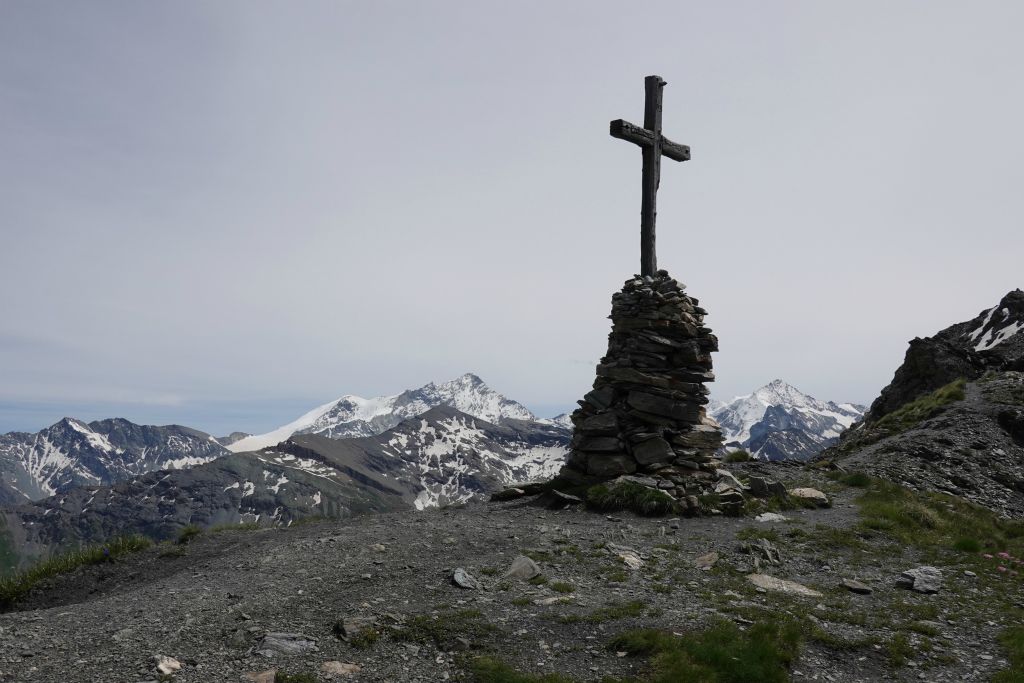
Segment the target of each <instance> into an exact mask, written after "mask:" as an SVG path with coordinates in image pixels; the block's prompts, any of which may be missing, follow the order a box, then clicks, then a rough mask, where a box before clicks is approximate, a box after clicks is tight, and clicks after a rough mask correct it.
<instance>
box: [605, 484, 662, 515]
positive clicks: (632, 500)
mask: <svg viewBox="0 0 1024 683" xmlns="http://www.w3.org/2000/svg"><path fill="white" fill-rule="evenodd" d="M587 503H588V504H589V505H590V506H591V507H593V508H595V509H597V510H601V511H604V512H617V511H620V510H629V511H631V512H635V513H637V514H638V515H646V516H657V515H666V514H669V513H670V512H673V511H674V510H675V509H676V503H675V501H674V500H673V499H672V497H671V496H669V495H668V494H666V493H664V492H663V491H659V490H657V489H652V488H649V487H647V486H644V485H643V484H637V483H636V482H633V481H620V482H613V483H610V484H598V485H597V486H592V487H590V488H589V489H587Z"/></svg>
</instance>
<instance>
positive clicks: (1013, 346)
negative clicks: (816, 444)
mask: <svg viewBox="0 0 1024 683" xmlns="http://www.w3.org/2000/svg"><path fill="white" fill-rule="evenodd" d="M1021 331H1024V291H1021V290H1020V289H1015V290H1013V291H1012V292H1009V293H1008V294H1007V295H1006V296H1004V297H1003V298H1002V300H1000V302H999V303H998V304H996V305H995V306H993V307H992V308H989V309H986V310H984V311H982V312H981V313H979V314H978V315H977V316H976V317H975V318H973V319H971V320H968V321H966V322H962V323H957V324H955V325H951V326H950V327H947V328H946V329H944V330H942V331H941V332H939V333H937V334H936V335H935V336H932V337H925V338H923V339H922V338H917V339H913V340H912V341H911V342H910V347H909V348H908V349H907V354H906V357H905V358H904V361H903V364H902V365H901V366H900V367H899V369H897V370H896V374H895V376H894V377H893V380H892V382H891V383H890V384H889V385H888V386H887V387H885V388H884V389H882V393H881V394H880V395H879V397H878V398H877V399H875V401H874V402H873V403H872V404H871V410H870V411H869V412H868V414H867V416H866V420H867V421H868V422H873V421H875V420H879V419H881V418H882V417H884V416H885V415H887V414H889V413H891V412H892V411H894V410H896V409H897V408H899V407H900V406H901V405H904V404H905V403H907V402H909V401H913V400H914V399H916V398H919V397H921V396H923V395H924V394H927V393H928V392H931V391H934V390H936V389H938V388H939V387H941V386H944V385H946V384H949V383H950V382H952V381H954V380H957V379H960V378H965V379H968V380H974V379H977V378H979V377H981V376H982V375H983V374H985V373H986V372H988V371H990V370H992V371H1001V370H1024V335H1022V334H1020V332H1021Z"/></svg>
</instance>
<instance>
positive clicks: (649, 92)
mask: <svg viewBox="0 0 1024 683" xmlns="http://www.w3.org/2000/svg"><path fill="white" fill-rule="evenodd" d="M664 87H665V81H663V80H662V79H661V76H648V77H647V78H645V79H644V128H646V129H647V130H650V131H653V132H654V141H653V143H652V144H651V145H650V146H649V147H644V148H643V162H644V166H643V173H644V179H643V185H642V189H641V191H642V193H643V195H642V198H641V202H640V274H641V275H652V276H653V275H654V273H655V271H657V270H658V256H657V252H656V251H655V232H654V223H655V221H656V220H657V218H658V186H659V185H660V184H661V90H662V88H664Z"/></svg>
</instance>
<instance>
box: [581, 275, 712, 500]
mask: <svg viewBox="0 0 1024 683" xmlns="http://www.w3.org/2000/svg"><path fill="white" fill-rule="evenodd" d="M705 313H706V311H705V310H704V309H702V308H700V306H698V301H697V300H696V299H693V298H691V297H689V296H687V295H686V293H685V292H684V289H683V285H681V284H680V283H678V282H677V281H676V280H674V279H672V278H671V277H669V275H668V273H667V272H665V271H663V270H662V271H658V274H657V275H656V276H654V277H639V276H638V277H635V278H633V279H630V280H628V281H626V284H625V286H624V287H623V288H622V291H621V292H617V293H615V294H614V295H613V296H612V314H611V316H610V317H611V320H612V331H611V334H610V335H609V336H608V353H607V354H606V355H605V357H604V358H603V359H602V360H601V363H600V365H598V366H597V379H596V380H595V381H594V388H593V390H592V391H590V392H589V393H588V394H587V395H586V396H584V397H583V400H582V401H579V405H580V407H579V408H578V409H577V410H576V411H575V412H574V413H573V414H572V418H571V419H572V423H573V426H574V427H575V429H574V433H573V441H572V451H571V453H570V455H569V462H568V465H567V468H568V469H569V470H573V471H575V472H576V473H577V474H585V475H590V476H593V477H597V478H610V477H616V476H618V475H621V474H631V473H633V472H637V471H641V472H645V473H652V472H657V473H658V475H659V477H661V478H665V477H667V478H669V479H674V478H676V477H674V475H676V474H677V469H676V466H677V465H679V463H680V462H683V463H684V465H685V466H681V467H682V468H683V469H684V470H685V471H686V472H688V473H690V474H692V473H693V470H692V469H691V468H692V467H693V466H694V465H696V466H697V467H698V468H699V469H703V470H704V471H705V473H709V472H713V471H714V467H713V464H712V463H713V460H714V454H715V452H716V451H717V450H718V449H719V448H720V447H721V445H722V437H721V433H720V431H719V429H718V426H717V424H716V423H715V422H714V421H713V420H710V419H709V418H707V416H706V413H705V410H704V406H705V405H706V404H707V402H708V399H707V394H708V390H707V389H706V388H705V387H704V382H710V381H713V380H714V374H713V373H712V371H711V353H712V352H713V351H717V350H718V340H717V339H716V338H715V336H714V335H713V334H712V333H711V330H710V329H708V328H706V327H704V324H703V321H704V315H705ZM566 474H571V473H566ZM690 474H686V475H683V474H682V473H678V478H677V479H678V481H677V484H678V486H677V487H676V488H677V489H678V490H677V491H676V493H677V494H681V495H687V494H690V493H694V492H695V491H693V490H690V489H687V485H690V486H691V488H694V484H695V482H694V480H693V478H692V477H691V476H690Z"/></svg>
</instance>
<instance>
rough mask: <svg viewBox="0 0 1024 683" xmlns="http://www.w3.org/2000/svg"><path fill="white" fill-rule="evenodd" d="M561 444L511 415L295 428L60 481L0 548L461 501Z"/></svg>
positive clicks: (546, 474) (14, 520) (554, 462)
mask: <svg viewBox="0 0 1024 683" xmlns="http://www.w3.org/2000/svg"><path fill="white" fill-rule="evenodd" d="M568 441H569V438H568V435H567V434H566V432H565V430H564V429H561V428H558V427H555V426H551V425H543V424H539V423H536V422H525V421H517V420H508V421H507V422H506V424H504V425H493V424H490V423H488V422H484V421H483V420H480V419H478V418H475V417H472V416H470V415H467V414H465V413H462V412H459V411H458V410H456V409H454V408H450V407H436V408H431V409H430V410H428V411H427V412H425V413H423V414H422V415H419V416H417V417H415V418H411V419H407V420H405V421H404V422H402V423H400V424H399V425H397V426H396V427H394V428H392V429H390V430H388V431H387V432H385V433H384V434H380V435H377V436H372V437H360V438H353V439H329V438H326V437H323V436H320V435H316V434H298V435H295V436H293V437H292V438H290V439H288V440H286V441H284V442H282V443H280V444H277V445H276V446H274V447H270V448H265V449H263V450H261V451H257V452H243V453H232V454H228V455H227V456H225V457H222V458H219V459H217V460H214V461H213V462H209V463H205V464H202V465H199V466H196V467H192V468H190V469H184V470H175V471H170V472H167V471H160V472H153V473H149V474H146V475H143V476H139V477H136V478H134V479H133V480H131V481H127V482H123V483H120V484H117V485H114V486H100V487H97V486H85V487H77V488H70V489H68V490H67V491H65V492H62V493H61V494H59V495H55V496H52V497H50V498H47V499H44V500H40V501H36V502H34V503H31V504H25V505H20V506H17V507H14V508H12V509H10V510H8V511H7V512H0V520H2V522H0V545H7V546H8V547H10V548H12V549H13V551H14V552H16V554H17V558H15V559H14V560H13V561H20V562H24V561H26V560H27V559H29V558H32V557H36V556H39V555H42V554H44V553H46V552H48V551H49V550H51V549H52V548H53V547H56V546H60V545H69V544H77V543H82V542H98V541H102V540H105V539H108V538H111V537H113V536H117V535H120V534H126V533H141V534H144V535H146V536H149V537H152V538H157V539H163V538H169V537H171V536H173V535H174V534H176V533H177V532H178V531H179V530H180V529H181V528H182V527H184V526H185V525H188V524H195V525H199V526H201V527H209V526H213V525H219V524H237V523H244V522H255V523H258V524H261V525H273V524H285V525H287V524H290V523H291V522H292V521H294V520H296V519H300V518H303V517H309V516H318V515H319V516H327V517H347V516H351V515H353V514H356V513H360V512H370V511H383V510H394V509H406V508H409V509H424V508H428V507H437V506H442V505H450V504H455V503H461V502H464V501H466V500H469V499H471V498H473V497H478V496H481V495H483V494H486V493H490V492H492V491H495V490H497V489H500V488H503V487H505V486H508V485H511V484H516V483H524V482H528V481H538V480H547V479H550V478H551V477H553V476H554V475H555V474H556V473H557V472H558V470H559V469H560V468H561V466H562V464H563V462H564V459H565V454H566V452H567V447H568ZM2 538H6V539H7V541H6V543H4V542H3V540H2Z"/></svg>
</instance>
